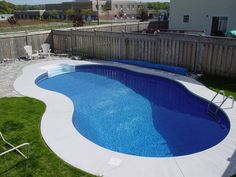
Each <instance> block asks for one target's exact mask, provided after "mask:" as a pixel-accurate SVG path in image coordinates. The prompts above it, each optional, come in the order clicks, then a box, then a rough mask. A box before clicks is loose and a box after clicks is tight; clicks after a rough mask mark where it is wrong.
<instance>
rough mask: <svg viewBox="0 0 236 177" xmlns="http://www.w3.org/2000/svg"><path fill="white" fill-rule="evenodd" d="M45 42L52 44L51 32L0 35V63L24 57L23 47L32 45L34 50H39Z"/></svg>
mask: <svg viewBox="0 0 236 177" xmlns="http://www.w3.org/2000/svg"><path fill="white" fill-rule="evenodd" d="M45 42H47V43H52V36H51V31H44V32H35V33H33V32H32V33H18V34H14V35H12V34H11V35H0V61H1V60H3V59H6V58H18V57H21V56H25V55H26V53H25V51H24V46H25V45H32V47H33V49H34V50H39V49H40V48H41V44H43V43H45Z"/></svg>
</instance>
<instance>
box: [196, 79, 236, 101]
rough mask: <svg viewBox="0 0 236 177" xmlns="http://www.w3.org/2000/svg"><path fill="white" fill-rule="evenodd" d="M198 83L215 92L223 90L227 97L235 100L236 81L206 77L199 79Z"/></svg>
mask: <svg viewBox="0 0 236 177" xmlns="http://www.w3.org/2000/svg"><path fill="white" fill-rule="evenodd" d="M199 81H200V82H201V83H203V84H204V85H205V86H207V87H208V88H210V89H212V90H214V91H216V92H217V91H219V90H224V91H225V94H226V95H227V96H229V95H232V96H233V97H234V99H236V80H233V79H225V78H221V77H217V76H208V75H206V76H203V77H201V78H199Z"/></svg>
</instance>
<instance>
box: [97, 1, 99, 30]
mask: <svg viewBox="0 0 236 177" xmlns="http://www.w3.org/2000/svg"><path fill="white" fill-rule="evenodd" d="M97 18H98V20H97V25H99V3H98V0H97Z"/></svg>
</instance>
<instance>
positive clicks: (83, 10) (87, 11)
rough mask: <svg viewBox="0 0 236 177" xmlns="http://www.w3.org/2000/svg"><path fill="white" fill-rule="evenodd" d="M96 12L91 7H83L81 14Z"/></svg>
mask: <svg viewBox="0 0 236 177" xmlns="http://www.w3.org/2000/svg"><path fill="white" fill-rule="evenodd" d="M93 13H94V12H93V11H92V10H91V9H81V14H83V15H92V14H93Z"/></svg>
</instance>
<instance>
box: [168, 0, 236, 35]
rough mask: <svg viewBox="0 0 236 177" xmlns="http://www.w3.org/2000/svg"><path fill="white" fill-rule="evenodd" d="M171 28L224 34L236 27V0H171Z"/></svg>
mask: <svg viewBox="0 0 236 177" xmlns="http://www.w3.org/2000/svg"><path fill="white" fill-rule="evenodd" d="M169 20H170V22H169V28H170V29H174V30H202V31H204V32H205V33H206V34H209V35H210V34H211V35H218V36H220V35H222V34H224V33H225V32H226V31H228V30H233V29H236V0H214V1H212V0H198V1H189V0H170V19H169Z"/></svg>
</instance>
